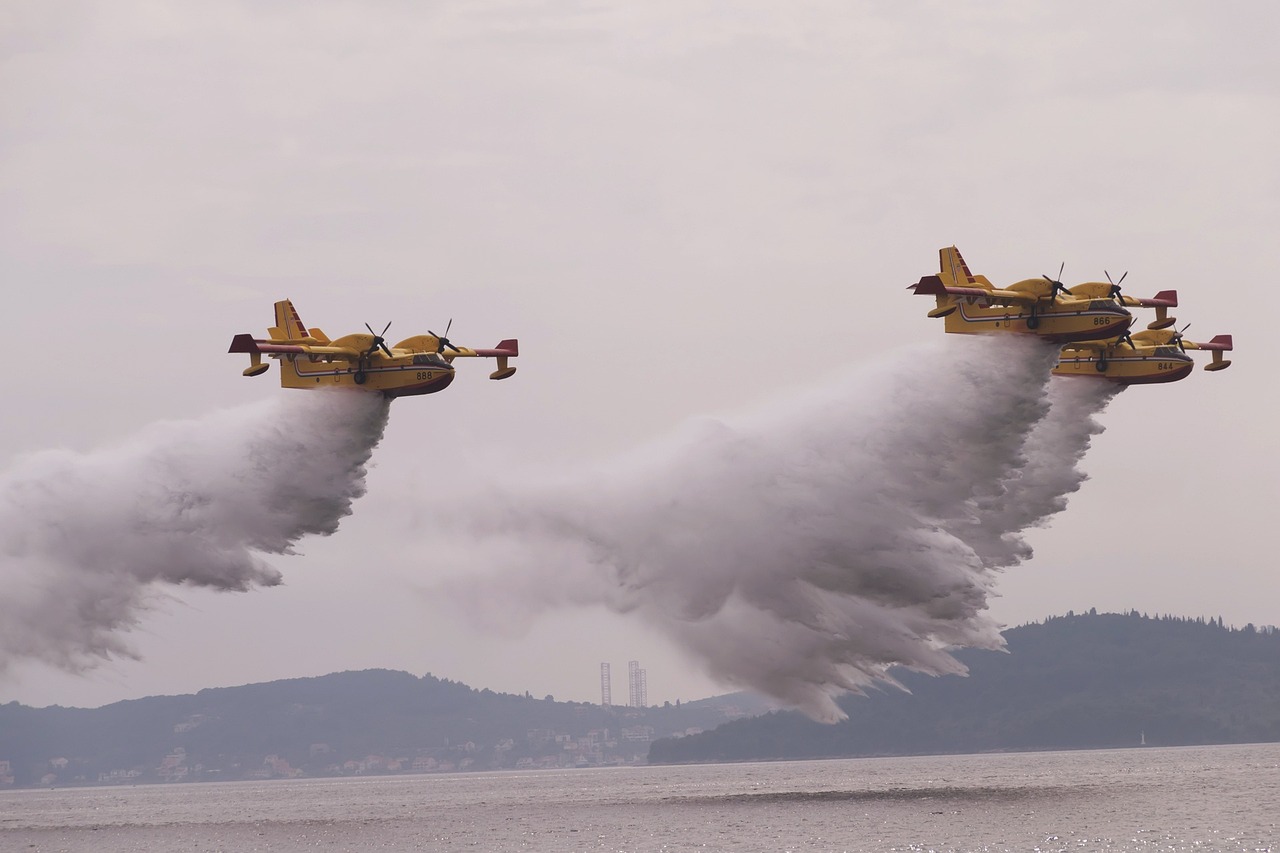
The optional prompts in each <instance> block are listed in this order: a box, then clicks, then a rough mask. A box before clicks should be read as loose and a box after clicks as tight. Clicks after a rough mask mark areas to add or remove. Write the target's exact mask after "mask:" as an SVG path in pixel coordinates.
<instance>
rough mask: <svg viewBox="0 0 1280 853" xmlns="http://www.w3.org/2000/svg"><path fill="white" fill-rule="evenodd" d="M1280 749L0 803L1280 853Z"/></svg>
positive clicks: (197, 824) (114, 842) (113, 817)
mask: <svg viewBox="0 0 1280 853" xmlns="http://www.w3.org/2000/svg"><path fill="white" fill-rule="evenodd" d="M1278 820H1280V744H1261V745H1251V746H1215V747H1185V748H1176V749H1153V748H1143V749H1128V750H1105V751H1084V752H1039V753H1004V754H988V755H949V756H926V757H913V758H874V759H849V760H831V761H796V762H773V763H758V764H724V765H697V766H680V767H624V768H610V769H591V770H553V771H537V772H499V773H461V774H451V775H434V776H384V777H377V778H345V779H310V780H292V781H268V782H219V783H205V784H172V785H138V786H121V787H98V788H66V789H59V790H28V791H6V792H3V793H0V850H2V851H5V853H8V851H39V853H44V852H45V851H50V852H51V851H95V853H112V851H151V850H201V851H219V850H221V851H254V850H264V851H266V850H270V851H301V850H316V849H320V850H478V851H515V850H548V851H551V850H556V851H558V850H602V851H628V853H629V852H630V851H684V850H732V851H922V853H923V851H939V853H941V851H1086V850H1126V851H1128V850H1143V851H1157V850H1159V851H1183V850H1196V851H1210V850H1233V851H1273V850H1275V851H1278V853H1280V836H1278V835H1277V821H1278Z"/></svg>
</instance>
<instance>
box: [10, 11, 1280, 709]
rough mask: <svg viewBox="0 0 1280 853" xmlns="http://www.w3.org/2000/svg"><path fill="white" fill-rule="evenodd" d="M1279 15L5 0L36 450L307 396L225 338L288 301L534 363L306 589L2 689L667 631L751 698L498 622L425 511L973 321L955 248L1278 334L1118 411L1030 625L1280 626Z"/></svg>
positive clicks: (68, 688) (279, 593)
mask: <svg viewBox="0 0 1280 853" xmlns="http://www.w3.org/2000/svg"><path fill="white" fill-rule="evenodd" d="M1277 31H1280V11H1277V9H1276V7H1275V6H1274V4H1271V3H1265V2H1237V3H1222V4H1214V5H1213V6H1212V7H1210V6H1209V5H1208V4H1201V3H1190V2H1188V3H1170V2H1160V3H1156V2H1150V3H1100V2H1099V3H1089V2H1085V3H1080V2H1073V3H1045V4H1034V5H1032V4H1025V3H1014V2H1009V3H981V4H977V3H922V4H911V5H908V4H891V3H872V2H867V3H843V2H833V3H791V4H773V3H759V4H751V3H684V2H680V3H645V4H593V3H576V4H571V3H546V4H537V5H535V4H529V3H515V2H513V3H439V4H433V5H430V6H427V5H426V4H414V3H391V2H387V3H354V2H353V3H337V2H319V3H289V2H282V3H273V4H253V3H245V4H234V3H225V4H199V5H195V4H191V5H186V4H164V3H41V2H25V3H24V2H17V3H10V4H6V6H5V7H4V9H3V10H2V11H0V34H2V35H0V49H2V50H3V66H0V69H2V70H0V74H2V75H3V77H2V78H0V81H2V82H0V146H2V148H0V151H2V157H0V193H2V196H0V197H3V199H4V201H3V204H2V205H0V217H3V219H0V282H3V285H2V286H3V288H4V294H5V297H6V300H5V303H6V306H7V308H8V311H7V315H6V316H7V318H8V323H7V324H6V330H5V333H6V335H7V336H8V342H9V347H10V354H11V360H10V369H9V370H7V371H6V374H5V378H4V380H3V385H0V387H2V388H3V390H4V395H5V398H6V401H7V405H6V406H5V409H6V414H5V417H4V430H3V434H2V435H0V462H2V463H3V464H4V465H5V466H12V465H13V464H14V462H15V460H17V459H18V458H19V457H21V456H22V455H23V454H26V453H29V452H32V451H37V450H41V449H45V448H52V447H66V448H70V449H75V450H90V449H93V448H95V447H100V446H103V445H109V444H115V443H119V442H122V441H125V440H126V439H128V438H129V437H130V436H132V435H134V434H135V433H137V432H138V431H139V430H141V429H142V428H143V427H145V426H146V425H148V424H150V423H152V422H154V421H156V420H160V419H192V418H201V417H204V416H207V415H209V414H210V413H212V412H215V411H218V410H221V409H225V408H229V407H235V406H240V405H243V404H247V403H251V402H254V401H259V400H263V399H265V398H270V397H273V396H276V395H280V394H284V393H290V392H286V391H284V390H282V389H280V388H279V386H278V380H277V378H276V374H275V373H274V371H273V372H272V373H269V374H267V375H266V376H265V377H261V378H258V379H244V378H242V377H241V376H240V370H241V368H242V367H243V365H242V364H241V358H240V357H233V356H230V355H226V354H225V351H226V348H227V343H228V341H229V340H230V337H231V335H232V334H235V333H238V332H254V333H255V334H261V333H262V332H263V330H264V329H265V327H266V326H267V325H269V321H270V319H271V313H270V312H271V302H273V301H274V300H276V299H279V298H283V297H286V296H288V297H290V298H292V299H293V300H294V302H295V304H296V306H297V308H298V310H299V312H300V313H301V315H302V318H303V320H304V321H305V322H306V323H307V324H308V325H311V326H320V327H321V328H323V329H324V330H325V331H326V332H328V333H329V334H330V335H333V336H336V335H338V334H342V333H345V332H348V331H354V330H356V329H358V328H362V327H363V326H362V324H363V323H364V322H366V321H367V322H369V323H371V324H374V325H377V324H379V323H385V322H386V321H387V320H391V321H393V324H394V325H393V326H392V334H391V337H393V339H398V338H394V335H396V334H399V335H401V336H408V335H409V334H412V333H417V332H422V331H425V330H426V329H427V328H437V329H438V328H439V325H440V324H443V323H445V322H447V321H448V319H449V318H453V319H454V326H453V334H452V337H453V338H454V340H456V341H458V342H460V343H466V344H468V345H474V346H491V345H493V344H495V343H497V341H498V340H499V339H501V338H504V337H519V338H520V341H521V344H522V351H523V353H524V354H523V355H521V356H520V358H519V359H518V361H517V364H518V365H519V367H520V372H519V373H518V374H517V375H516V376H515V377H514V378H513V379H511V380H510V381H507V382H502V383H491V382H488V381H487V380H486V379H485V378H484V376H485V370H484V369H483V366H481V365H474V364H464V365H461V366H460V370H459V373H460V374H462V375H461V376H460V377H459V379H458V380H457V381H456V382H455V383H454V385H453V386H452V387H451V388H450V389H449V390H448V391H447V392H445V393H443V394H440V395H437V396H434V397H429V398H423V399H416V400H415V399H407V400H401V401H398V402H396V403H395V404H394V405H393V406H392V412H391V419H390V423H389V426H388V428H387V432H386V437H385V439H384V441H383V443H382V444H381V446H380V447H379V448H378V449H377V451H376V452H375V454H374V457H373V464H374V466H375V467H374V468H373V470H372V471H371V473H370V475H369V478H368V489H369V491H368V494H367V495H366V496H365V497H364V498H361V499H360V500H359V501H358V502H357V503H356V508H355V513H354V515H353V516H351V517H350V518H348V519H346V520H345V521H344V522H343V524H342V526H341V528H340V529H339V531H338V532H337V533H336V534H335V535H334V536H332V537H329V538H322V539H315V538H313V539H305V540H303V542H302V543H301V546H300V550H301V551H302V552H303V554H302V555H301V556H294V557H280V558H276V557H272V558H270V560H269V562H271V564H272V565H273V566H275V567H276V568H277V569H279V570H280V571H281V572H282V573H283V575H284V579H285V581H284V584H283V585H282V586H278V587H273V588H270V589H257V590H253V591H250V592H247V593H243V594H241V593H213V592H209V591H200V590H188V589H185V588H184V589H181V590H177V591H174V590H173V589H167V590H165V591H163V593H162V595H161V596H160V597H158V598H157V600H156V602H155V608H154V610H152V611H151V612H150V613H148V614H146V615H145V616H144V617H143V619H142V621H141V623H140V624H139V626H138V627H137V629H136V630H135V631H134V632H132V634H131V636H130V637H129V639H130V641H131V642H132V643H133V645H134V646H135V647H136V648H137V650H138V651H139V652H140V654H141V655H142V660H141V661H138V662H132V661H121V662H117V663H112V664H109V665H107V666H104V667H102V668H100V669H98V670H95V671H93V672H91V673H89V674H87V675H83V676H71V675H67V674H63V673H61V672H58V671H55V670H52V669H49V668H47V667H45V666H43V665H36V664H31V665H24V666H20V667H18V668H17V669H15V670H14V671H12V672H11V673H10V674H9V676H8V677H7V678H6V679H5V680H3V681H0V701H2V700H8V699H17V700H20V701H23V702H27V703H30V704H47V703H51V702H58V703H61V704H86V705H92V704H100V703H102V702H106V701H112V700H115V699H120V698H129V697H134V696H140V695H146V694H151V693H172V692H186V691H191V690H195V689H199V688H201V687H207V686H216V685H224V684H237V683H244V682H248V681H259V680H266V679H272V678H282V677H292V676H299V675H312V674H320V673H324V672H329V671H333V670H337V669H345V668H365V667H374V666H385V667H394V668H403V669H408V670H410V671H414V672H419V673H421V672H426V671H431V672H434V673H435V674H437V675H440V676H445V677H449V678H454V679H458V680H462V681H466V682H468V683H470V684H473V685H476V686H480V687H491V688H493V689H496V690H509V691H524V690H529V691H532V692H533V693H535V694H536V695H542V694H545V693H553V694H555V695H556V696H557V698H574V699H591V700H594V699H596V698H597V697H598V691H597V666H598V663H599V662H600V661H601V660H610V661H612V662H613V663H614V666H615V674H617V673H623V672H625V663H626V661H627V660H628V659H632V658H638V659H640V660H641V661H642V662H643V663H644V664H645V666H646V667H647V669H648V673H649V676H648V677H649V695H650V699H651V700H658V701H661V700H664V699H675V698H677V697H683V698H693V697H696V696H699V695H706V694H708V693H710V692H714V691H715V690H716V689H717V688H715V687H714V685H712V684H711V682H710V681H709V680H707V679H706V678H705V676H703V675H702V674H701V673H700V672H699V671H698V668H697V666H696V665H695V663H694V662H693V661H691V660H689V659H688V658H687V657H686V656H684V655H683V654H682V653H681V652H680V651H678V650H677V649H675V648H674V647H673V646H672V645H671V644H670V642H669V641H668V640H666V639H664V638H663V637H662V636H660V635H659V634H658V633H656V632H655V631H653V630H652V629H651V628H648V627H646V626H645V625H644V624H642V623H641V622H640V621H639V620H636V619H632V618H628V617H626V616H618V615H611V614H607V613H605V612H604V610H603V608H595V609H588V610H565V611H560V612H557V613H551V614H547V615H543V616H542V617H540V618H538V619H536V620H534V621H533V622H531V623H529V624H528V625H527V626H526V625H524V624H521V625H520V627H522V628H523V627H527V628H528V632H527V633H519V632H516V631H514V630H513V631H511V632H508V633H506V634H499V633H495V632H493V631H492V630H490V629H487V628H478V627H476V626H473V625H472V624H471V623H470V621H469V620H467V619H466V618H465V616H464V615H463V614H460V613H458V612H456V610H452V609H450V608H449V607H448V606H445V605H444V603H443V602H442V601H441V600H440V599H439V598H438V597H437V596H436V595H435V594H434V593H433V592H432V590H433V587H434V586H435V585H436V584H437V583H438V582H439V581H441V580H442V579H445V578H450V579H454V578H457V577H458V576H460V575H461V576H464V577H465V575H466V572H467V570H468V567H467V566H465V565H461V566H460V565H457V564H454V563H453V562H452V561H451V562H450V564H449V565H441V563H440V557H438V556H437V555H435V554H433V551H432V547H431V542H430V541H426V540H425V539H424V536H423V535H422V528H423V524H422V519H423V518H424V517H426V516H427V515H429V514H431V513H433V512H435V511H436V510H437V509H438V508H439V507H440V506H442V505H445V504H447V503H448V502H449V501H450V495H451V494H453V493H457V492H461V491H465V490H466V489H467V488H468V486H469V484H470V483H471V481H472V478H473V477H475V476H476V475H477V474H478V472H487V471H503V470H512V469H520V470H524V469H528V468H535V469H537V470H547V471H554V470H570V469H572V470H577V469H581V468H584V467H590V466H592V465H596V464H600V463H602V462H605V461H607V460H609V459H611V458H613V457H615V456H617V455H618V454H621V453H624V452H627V451H629V450H631V449H632V448H635V447H636V446H638V445H642V444H645V443H647V442H650V441H653V440H654V439H657V438H659V437H661V436H663V435H665V434H667V433H669V432H671V431H672V430H674V429H676V428H678V427H679V426H680V425H681V424H682V423H684V422H686V421H687V420H689V419H691V418H699V417H705V416H716V417H719V416H726V415H731V414H732V413H734V412H737V411H739V410H742V409H761V408H765V409H767V408H769V406H770V405H771V401H774V400H779V399H784V398H785V397H786V396H787V393H788V391H789V390H790V389H792V388H793V387H794V386H821V385H824V384H826V383H830V382H832V381H834V380H835V379H836V377H838V376H840V375H842V374H843V373H844V372H846V371H847V370H850V369H856V368H857V367H858V366H859V365H862V364H865V363H868V362H871V361H872V360H874V359H875V358H877V357H878V356H880V355H882V354H883V353H884V352H886V351H888V350H892V349H894V348H897V347H899V346H903V345H906V344H912V343H916V342H921V341H927V340H930V339H932V338H934V337H937V336H941V334H942V330H941V324H940V323H937V322H934V321H929V320H928V319H927V318H926V317H925V316H924V314H925V312H926V310H927V308H928V307H929V305H928V304H927V303H928V300H924V299H919V298H915V297H912V296H911V295H910V294H909V293H908V292H907V291H906V290H905V289H904V288H905V286H906V285H907V284H909V283H911V282H914V281H915V280H917V279H918V278H919V276H921V275H923V274H925V273H928V272H931V271H933V270H934V269H935V268H936V266H935V265H936V262H937V254H936V252H937V249H938V247H939V246H942V245H949V244H952V243H954V244H956V245H958V246H959V247H960V248H961V249H962V250H963V251H964V253H965V256H966V259H967V260H968V261H969V263H970V265H971V267H972V268H973V269H974V271H975V272H980V273H983V274H985V275H986V276H988V277H989V278H990V279H991V280H992V281H994V282H996V283H1007V282H1009V281H1012V280H1016V279H1019V278H1024V277H1028V276H1034V275H1038V274H1040V273H1044V272H1050V273H1052V272H1054V271H1055V270H1056V266H1057V264H1059V263H1061V262H1063V261H1065V262H1066V272H1065V274H1064V278H1065V279H1066V281H1067V283H1068V284H1072V283H1076V282H1079V281H1084V280H1096V279H1100V278H1102V274H1103V269H1108V270H1110V271H1111V272H1112V274H1113V275H1116V274H1118V273H1119V272H1122V271H1124V270H1128V271H1129V277H1128V279H1127V280H1126V282H1125V283H1126V290H1127V292H1129V293H1132V294H1139V293H1143V294H1147V295H1149V294H1150V293H1154V292H1155V291H1157V290H1161V289H1166V288H1176V289H1177V290H1178V291H1179V295H1180V298H1181V301H1182V306H1183V307H1181V308H1179V309H1178V310H1177V311H1176V312H1175V313H1176V314H1177V315H1178V317H1179V320H1180V324H1181V323H1186V322H1188V321H1189V322H1191V323H1192V324H1193V325H1192V327H1191V330H1190V332H1189V336H1190V337H1193V338H1196V339H1207V338H1208V337H1211V336H1212V335H1215V334H1220V333H1231V334H1233V335H1234V336H1235V340H1236V343H1237V347H1238V348H1239V349H1238V351H1237V353H1236V354H1235V358H1234V360H1235V365H1234V366H1233V367H1232V368H1231V370H1229V371H1226V372H1224V373H1219V374H1215V375H1209V374H1205V373H1204V372H1203V371H1199V370H1198V371H1197V372H1196V373H1195V374H1193V375H1192V376H1191V377H1189V378H1188V379H1186V380H1185V381H1183V382H1180V383H1177V384H1174V385H1170V386H1165V387H1151V388H1134V389H1130V390H1128V391H1126V392H1125V393H1124V394H1121V395H1120V396H1119V397H1118V398H1117V399H1116V400H1115V401H1114V402H1112V403H1111V405H1110V407H1109V408H1108V410H1107V411H1106V412H1105V414H1104V415H1103V416H1102V420H1103V422H1104V423H1105V425H1106V427H1107V432H1106V433H1105V434H1104V435H1102V436H1100V437H1099V438H1098V439H1097V440H1096V441H1095V442H1094V447H1093V449H1092V450H1091V451H1090V454H1089V455H1088V457H1087V458H1086V459H1085V463H1084V468H1085V469H1086V470H1087V471H1088V472H1089V474H1090V476H1091V480H1090V481H1089V482H1088V483H1086V484H1085V486H1084V488H1083V489H1082V490H1081V491H1080V492H1079V493H1077V494H1076V495H1074V496H1073V497H1072V498H1071V501H1070V505H1069V507H1068V509H1067V511H1066V512H1065V513H1063V514H1061V515H1059V516H1058V517H1057V518H1055V519H1054V521H1053V523H1052V526H1051V527H1050V528H1048V529H1046V530H1043V531H1037V532H1035V533H1034V534H1033V535H1032V536H1031V537H1030V538H1031V544H1032V545H1033V546H1034V547H1035V549H1036V556H1035V558H1034V559H1033V560H1032V561H1030V562H1029V563H1027V564H1024V565H1022V566H1019V567H1015V568H1012V569H1010V570H1008V571H1007V572H1006V573H1005V574H1004V575H1003V577H1002V578H1001V580H1000V582H999V584H998V586H997V591H998V592H999V593H1000V594H1001V596H1002V597H1001V598H997V599H995V600H994V602H993V604H992V613H993V615H994V616H995V617H996V618H997V619H999V620H1001V621H1003V622H1006V623H1009V624H1016V623H1018V622H1022V621H1026V620H1032V619H1039V618H1042V617H1044V616H1046V615H1049V614H1053V613H1061V612H1064V611H1066V610H1068V609H1076V610H1079V609H1087V608H1088V607H1091V606H1096V607H1099V608H1100V609H1121V608H1125V609H1127V608H1130V607H1136V608H1138V609H1140V610H1145V611H1149V612H1173V613H1178V614H1182V615H1191V616H1194V615H1202V614H1203V615H1222V616H1223V617H1224V618H1225V619H1226V620H1227V621H1228V622H1233V623H1236V624H1243V623H1244V622H1255V623H1259V624H1266V623H1275V622H1280V618H1277V615H1276V610H1275V607H1276V602H1277V601H1280V576H1278V575H1277V573H1276V571H1275V561H1274V558H1273V557H1272V554H1271V550H1270V548H1269V546H1268V540H1267V536H1266V533H1267V531H1269V530H1270V528H1271V526H1272V525H1273V524H1274V521H1273V518H1272V516H1273V515H1274V508H1275V507H1276V506H1277V505H1280V494H1277V492H1278V491H1280V486H1278V484H1280V470H1278V468H1280V463H1277V461H1276V456H1275V451H1274V444H1275V439H1274V432H1275V424H1276V417H1277V412H1276V404H1277V396H1276V391H1275V385H1274V383H1273V382H1272V381H1271V380H1268V379H1266V378H1265V377H1266V373H1265V372H1264V371H1265V370H1266V362H1265V360H1264V355H1263V353H1264V351H1265V350H1264V343H1263V342H1264V341H1266V340H1267V338H1266V335H1267V333H1268V331H1269V330H1267V329H1266V328H1265V327H1264V323H1265V319H1264V318H1265V316H1266V314H1267V308H1268V305H1269V301H1268V300H1270V299H1271V298H1272V291H1273V290H1274V288H1273V287H1272V286H1271V278H1272V277H1273V274H1272V271H1271V270H1270V266H1271V265H1272V263H1273V260H1272V258H1271V248H1272V245H1273V244H1274V241H1275V235H1276V233H1277V226H1278V225H1280V214H1278V211H1277V204H1278V200H1280V186H1278V180H1277V178H1278V175H1280V169H1278V168H1277V158H1276V154H1275V139H1276V138H1278V137H1280V104H1278V103H1277V101H1278V100H1280V99H1278V97H1277V90H1276V81H1277V80H1280V59H1277V57H1276V55H1275V52H1274V50H1273V46H1272V45H1271V43H1270V42H1271V40H1272V38H1273V36H1274V33H1276V32H1277ZM1201 360H1203V359H1201ZM469 368H470V369H469ZM938 369H939V370H945V365H938ZM990 393H991V394H992V395H998V394H999V393H1000V389H999V387H998V386H997V387H993V388H991V390H990ZM945 414H946V413H945V412H942V413H939V418H940V421H939V428H940V429H945ZM3 594H4V591H3V590H0V595H3ZM520 621H521V620H517V619H513V623H514V622H520ZM615 680H616V679H615ZM616 688H617V685H615V696H617V695H618V691H617V689H616Z"/></svg>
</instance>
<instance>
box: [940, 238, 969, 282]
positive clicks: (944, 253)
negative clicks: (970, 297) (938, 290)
mask: <svg viewBox="0 0 1280 853" xmlns="http://www.w3.org/2000/svg"><path fill="white" fill-rule="evenodd" d="M938 261H939V264H938V269H939V273H938V278H940V279H942V283H943V284H944V285H946V286H947V287H973V286H974V285H975V284H977V283H978V281H977V279H975V278H974V276H973V273H971V272H970V271H969V265H968V264H966V263H965V262H964V257H963V256H962V255H961V254H960V250H959V249H957V248H956V247H955V246H947V247H945V248H942V249H939V250H938Z"/></svg>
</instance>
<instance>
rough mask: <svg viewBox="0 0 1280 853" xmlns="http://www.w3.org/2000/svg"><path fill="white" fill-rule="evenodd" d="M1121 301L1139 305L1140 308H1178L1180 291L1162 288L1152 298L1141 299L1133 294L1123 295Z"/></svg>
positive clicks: (1126, 303)
mask: <svg viewBox="0 0 1280 853" xmlns="http://www.w3.org/2000/svg"><path fill="white" fill-rule="evenodd" d="M1120 301H1121V302H1123V303H1124V304H1125V305H1130V306H1137V307H1139V308H1177V307H1178V291H1176V290H1162V291H1160V292H1159V293H1157V294H1156V295H1155V296H1153V297H1151V298H1150V299H1141V298H1136V297H1133V296H1124V297H1121V300H1120Z"/></svg>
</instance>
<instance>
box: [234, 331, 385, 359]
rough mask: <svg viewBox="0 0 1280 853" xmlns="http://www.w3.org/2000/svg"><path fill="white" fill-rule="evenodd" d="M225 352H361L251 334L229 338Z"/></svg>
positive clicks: (347, 355) (345, 355)
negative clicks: (279, 342) (283, 340)
mask: <svg viewBox="0 0 1280 853" xmlns="http://www.w3.org/2000/svg"><path fill="white" fill-rule="evenodd" d="M227 352H265V353H304V354H307V355H335V356H339V357H341V358H359V357H360V355H361V353H360V351H359V350H357V349H353V348H352V347H329V346H313V345H312V344H274V343H272V342H271V341H261V340H258V339H256V338H254V336H253V335H236V336H235V337H234V338H232V339H231V349H229V350H227Z"/></svg>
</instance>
